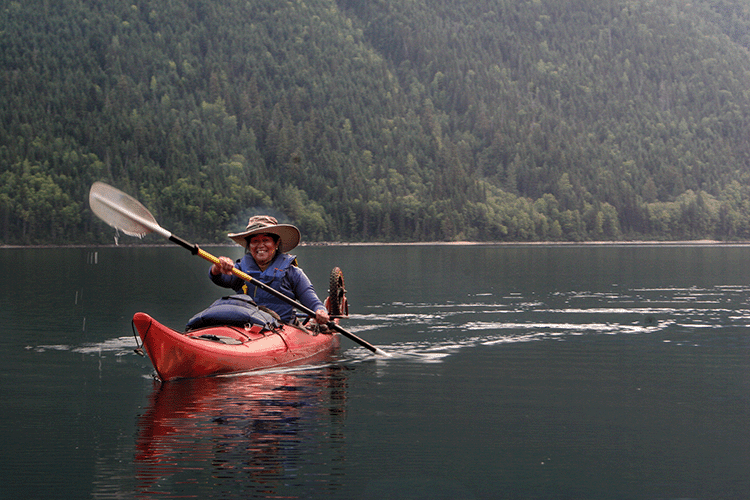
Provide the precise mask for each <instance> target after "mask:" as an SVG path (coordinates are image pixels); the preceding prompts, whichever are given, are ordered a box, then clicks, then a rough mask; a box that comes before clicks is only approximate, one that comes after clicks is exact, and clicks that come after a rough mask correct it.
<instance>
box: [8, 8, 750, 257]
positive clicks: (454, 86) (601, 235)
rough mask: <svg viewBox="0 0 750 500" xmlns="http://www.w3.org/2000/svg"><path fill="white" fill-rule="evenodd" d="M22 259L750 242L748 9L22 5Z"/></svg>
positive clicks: (17, 150)
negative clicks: (133, 246) (285, 231)
mask: <svg viewBox="0 0 750 500" xmlns="http://www.w3.org/2000/svg"><path fill="white" fill-rule="evenodd" d="M0 65H1V67H2V71H1V72H0V95H2V99H0V245H11V244H21V245H25V244H67V243H87V244H92V243H94V244H96V243H111V242H112V237H113V234H114V230H112V229H110V228H108V227H107V226H106V225H105V224H103V223H102V222H101V221H99V220H98V219H96V217H95V216H94V215H93V214H92V213H91V211H90V210H89V209H88V206H87V196H88V190H89V187H90V186H91V184H92V183H93V182H94V181H97V180H102V181H105V182H107V183H109V184H112V185H113V186H115V187H117V188H119V189H122V190H123V191H126V192H128V193H129V194H131V195H133V196H135V197H136V198H137V199H139V200H140V201H141V202H143V203H144V205H146V206H147V207H148V208H149V210H151V211H152V213H153V214H154V215H155V217H156V219H157V220H158V221H159V223H160V224H161V225H162V226H164V227H165V228H168V229H169V230H170V231H172V232H173V233H175V234H178V235H180V236H182V237H185V238H187V239H191V240H194V241H198V242H202V243H210V242H227V239H226V232H227V231H234V230H237V229H241V228H242V227H244V225H245V223H246V220H247V217H248V216H249V215H251V214H254V213H271V214H273V215H276V216H277V217H278V218H279V219H280V220H281V221H283V222H290V223H293V224H296V225H298V226H299V227H300V229H301V231H302V233H303V239H304V241H350V242H359V241H456V240H475V241H588V240H620V239H658V240H670V239H698V238H712V239H721V240H737V239H750V135H749V133H750V3H748V2H747V1H746V0H694V1H692V2H686V1H684V0H620V1H614V0H528V1H526V0H368V1H363V0H288V1H286V0H221V1H216V0H168V1H164V0H159V1H157V0H128V1H121V0H106V1H105V0H66V1H64V2H61V1H55V0H27V1H24V2H21V1H6V2H2V7H0Z"/></svg>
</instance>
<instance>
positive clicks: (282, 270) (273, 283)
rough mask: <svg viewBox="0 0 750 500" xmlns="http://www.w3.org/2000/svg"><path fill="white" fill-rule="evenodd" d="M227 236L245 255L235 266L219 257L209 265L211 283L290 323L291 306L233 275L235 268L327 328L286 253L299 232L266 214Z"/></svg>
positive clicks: (325, 319) (306, 284) (312, 295)
mask: <svg viewBox="0 0 750 500" xmlns="http://www.w3.org/2000/svg"><path fill="white" fill-rule="evenodd" d="M228 236H229V237H230V238H231V239H233V240H234V241H235V242H236V243H238V244H240V245H242V246H243V247H245V249H246V251H247V253H246V254H245V256H244V257H243V258H242V259H240V260H238V261H237V263H236V264H235V263H234V262H232V260H231V259H229V258H228V257H219V262H218V263H217V264H213V265H212V266H211V271H210V276H211V281H213V282H214V283H216V284H217V285H219V286H222V287H225V288H232V289H234V290H235V291H236V292H237V293H244V294H247V295H250V296H251V297H252V298H253V300H255V301H256V302H257V303H258V304H260V305H263V306H266V307H268V308H269V309H271V310H273V311H275V312H276V313H277V314H278V315H279V316H280V317H281V320H282V321H284V322H285V323H293V322H294V320H295V315H296V313H295V310H294V307H292V306H291V305H290V304H289V303H288V302H286V301H283V300H281V299H279V298H278V297H276V296H274V295H272V294H269V293H267V292H266V291H264V290H262V289H259V288H258V287H256V286H254V285H252V284H250V283H246V282H245V281H244V280H242V279H240V278H238V277H237V276H235V275H234V274H233V272H234V271H233V269H234V267H235V266H236V267H238V268H239V269H240V270H241V271H243V272H245V273H247V274H249V275H250V276H252V277H253V278H255V279H257V280H260V281H262V282H263V283H266V284H267V285H268V286H270V287H271V288H273V289H275V290H277V291H279V292H281V293H283V294H284V295H286V296H287V297H289V298H292V299H294V300H297V301H299V302H301V303H302V304H303V305H305V306H306V307H308V308H309V309H311V310H313V311H315V321H317V322H318V324H321V325H327V324H328V323H329V322H330V321H331V319H330V317H329V316H328V311H326V308H325V306H324V305H323V302H321V300H320V299H319V298H318V296H317V294H316V293H315V289H314V288H313V285H312V283H311V282H310V279H309V278H308V277H307V275H305V273H304V271H302V269H301V268H300V267H299V266H297V259H296V257H295V256H294V255H289V254H288V253H286V252H288V251H290V250H292V249H293V248H295V247H296V246H297V245H298V244H299V241H300V232H299V229H297V228H296V227H294V226H292V225H290V224H279V223H278V221H277V220H276V219H275V218H273V217H270V216H268V215H256V216H254V217H251V218H250V220H249V221H248V223H247V228H246V229H245V231H243V232H241V233H230V234H229V235H228Z"/></svg>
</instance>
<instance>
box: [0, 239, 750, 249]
mask: <svg viewBox="0 0 750 500" xmlns="http://www.w3.org/2000/svg"><path fill="white" fill-rule="evenodd" d="M198 246H200V247H229V248H231V247H235V246H238V245H236V244H234V243H199V244H198ZM299 246H300V247H325V246H331V247H348V246H351V247H356V246H361V247H365V246H508V247H513V246H550V247H554V246H560V247H576V246H611V247H617V246H631V247H635V246H683V247H700V246H750V241H747V240H742V241H723V240H667V241H660V240H622V241H617V240H609V241H412V242H390V243H389V242H345V241H319V242H318V241H315V242H302V243H300V244H299ZM116 247H122V248H137V247H174V248H178V247H177V245H170V244H168V243H124V244H118V245H115V244H108V245H89V244H72V245H0V250H4V249H23V248H29V249H31V248H35V249H44V248H50V249H55V248H116Z"/></svg>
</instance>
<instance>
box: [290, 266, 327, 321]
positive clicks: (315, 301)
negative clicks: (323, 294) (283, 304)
mask: <svg viewBox="0 0 750 500" xmlns="http://www.w3.org/2000/svg"><path fill="white" fill-rule="evenodd" d="M289 275H290V278H291V280H292V286H293V290H294V295H295V297H297V300H298V301H299V302H300V303H302V305H303V306H305V307H308V308H310V309H312V310H313V311H317V310H318V309H325V306H324V305H323V302H321V300H320V299H319V298H318V295H317V294H316V293H315V288H313V285H312V282H310V278H308V277H307V275H306V274H305V272H304V271H303V270H302V269H301V268H299V267H296V266H292V267H291V268H290V269H289Z"/></svg>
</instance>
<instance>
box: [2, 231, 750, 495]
mask: <svg viewBox="0 0 750 500" xmlns="http://www.w3.org/2000/svg"><path fill="white" fill-rule="evenodd" d="M208 250H209V251H212V252H214V253H219V254H228V255H230V256H238V253H237V251H238V249H234V248H229V247H224V248H209V249H208ZM296 253H297V255H298V257H299V260H300V263H301V265H302V266H303V267H304V268H305V270H306V272H307V273H308V275H309V276H310V277H311V279H312V280H313V283H314V284H315V285H316V287H317V289H318V292H319V294H320V295H324V294H325V289H326V286H327V279H328V273H329V272H330V270H331V268H332V267H333V266H339V267H341V268H342V269H343V271H344V277H345V280H346V285H347V290H348V297H349V300H350V310H351V313H352V316H351V318H350V319H348V320H346V322H345V323H344V326H345V327H347V328H348V329H350V330H351V331H352V332H354V333H356V334H357V335H359V336H360V337H362V338H365V339H367V340H368V341H370V342H372V343H374V344H376V345H378V346H380V347H381V348H383V349H384V350H385V351H387V352H388V353H390V354H391V355H392V356H391V357H390V358H388V359H382V358H376V357H373V356H372V355H371V354H370V353H369V351H366V350H364V349H362V348H360V347H358V346H357V345H355V344H354V343H352V342H350V341H349V340H346V339H343V340H342V347H341V349H340V350H339V351H338V352H337V353H336V354H335V355H334V356H332V357H331V359H330V360H329V361H328V362H327V363H324V364H322V365H316V366H310V367H302V368H297V369H293V370H292V369H289V370H280V371H272V372H264V373H258V374H252V375H237V376H230V377H214V378H208V379H202V380H192V381H191V380H184V381H177V382H174V383H168V384H159V383H158V382H155V381H154V380H153V378H152V376H151V374H152V368H151V365H150V362H149V361H148V359H147V358H142V357H139V356H137V355H136V354H135V353H134V352H133V348H134V347H135V346H136V343H135V340H134V338H133V334H132V330H131V325H130V318H131V317H132V315H133V313H135V312H137V311H144V312H148V313H150V314H151V315H153V316H154V317H156V318H157V319H159V320H160V321H162V322H163V323H165V324H167V325H170V326H173V327H175V328H178V329H180V328H182V327H183V326H184V324H185V322H186V321H187V319H188V318H189V317H190V316H192V314H193V313H195V312H196V311H198V310H200V309H203V308H204V307H206V306H207V305H208V304H210V303H211V302H212V301H213V300H214V299H215V298H217V297H219V296H221V295H222V294H223V293H224V291H223V290H222V289H219V288H216V287H215V286H214V285H212V284H211V283H210V282H209V281H208V279H207V276H206V274H207V268H208V264H207V263H205V262H204V261H202V260H200V259H198V258H197V257H193V256H191V255H190V254H189V253H188V252H185V251H184V250H182V249H180V248H177V247H174V248H172V247H164V248H149V247H136V248H133V247H128V248H125V247H120V248H86V249H77V248H76V249H3V250H0V267H1V268H2V271H3V272H2V274H1V276H2V278H0V279H2V280H3V282H2V286H0V329H2V332H1V335H0V355H2V360H3V363H2V368H0V374H1V375H2V377H1V378H0V389H1V390H2V395H3V405H2V409H0V433H1V437H2V443H3V444H2V450H3V453H2V458H1V459H0V460H1V462H0V465H1V466H2V467H0V471H1V472H0V474H1V476H0V498H144V499H146V498H202V499H203V498H217V499H234V498H313V499H315V498H341V499H349V498H353V499H359V498H362V499H380V498H383V499H385V498H409V499H412V498H415V499H416V498H425V499H427V498H445V499H461V498H465V499H496V498H502V499H526V498H535V499H563V498H577V499H641V498H643V499H668V498H674V499H677V498H702V499H735V498H736V499H746V498H750V430H748V429H749V426H748V422H750V335H748V328H747V324H748V322H750V266H748V265H747V263H748V262H750V247H746V246H714V247H712V246H620V247H593V246H592V247H588V246H586V247H577V246H575V247H568V246H566V247H547V246H518V247H515V246H511V247H507V246H393V247H367V246H364V247H302V248H299V249H297V250H296Z"/></svg>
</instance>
